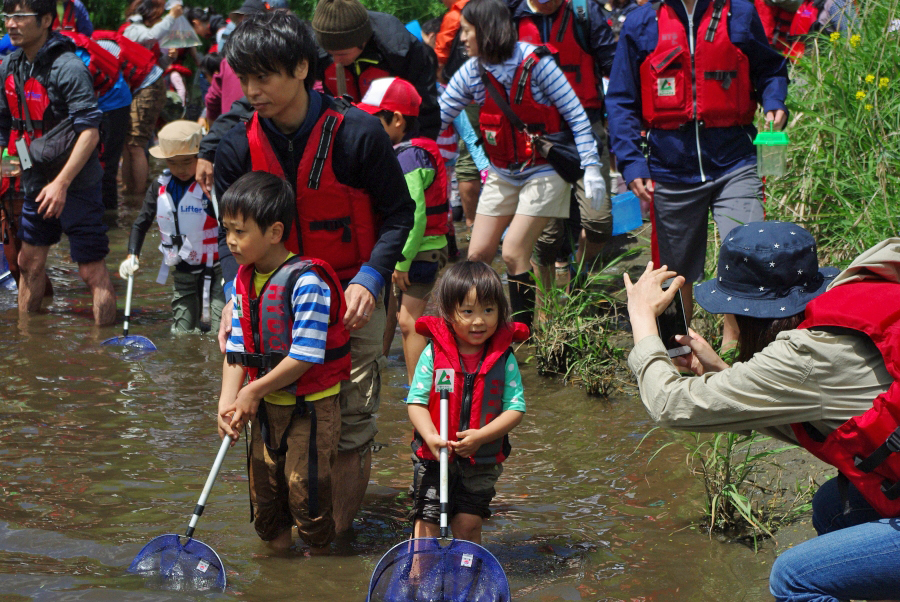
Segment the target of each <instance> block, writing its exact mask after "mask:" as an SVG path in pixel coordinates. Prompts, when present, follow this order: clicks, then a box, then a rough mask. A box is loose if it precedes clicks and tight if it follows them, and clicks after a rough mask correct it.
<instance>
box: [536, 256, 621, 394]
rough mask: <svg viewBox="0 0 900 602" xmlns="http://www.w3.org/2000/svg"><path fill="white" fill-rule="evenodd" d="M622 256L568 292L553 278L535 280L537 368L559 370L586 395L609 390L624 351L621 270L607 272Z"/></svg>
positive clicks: (550, 371)
mask: <svg viewBox="0 0 900 602" xmlns="http://www.w3.org/2000/svg"><path fill="white" fill-rule="evenodd" d="M619 261H620V258H616V259H614V260H612V261H611V262H610V263H609V264H608V265H607V266H605V268H604V269H602V270H596V271H595V272H593V273H591V274H590V275H588V276H587V277H586V278H585V279H584V280H583V281H582V282H581V283H580V285H579V286H577V287H573V289H572V291H571V292H570V293H566V291H565V289H563V288H560V287H558V286H557V285H556V283H555V282H553V283H548V285H544V284H539V285H538V288H539V291H540V296H541V304H540V309H539V312H538V317H537V319H536V320H535V327H534V333H533V336H534V354H535V359H536V360H537V369H538V373H539V374H542V375H551V374H553V375H562V376H563V377H564V378H565V379H566V381H568V382H573V383H577V384H581V385H582V386H584V388H585V390H586V391H587V392H588V393H590V394H599V395H608V394H609V393H610V391H611V390H612V388H613V384H614V382H615V380H616V379H615V374H616V372H617V370H619V369H620V368H621V365H622V361H623V360H624V358H625V350H624V349H622V348H621V347H620V346H618V345H617V344H616V341H615V339H616V337H617V335H618V334H619V332H620V312H619V310H620V305H621V301H617V300H616V298H615V297H614V293H615V292H619V291H621V289H622V280H621V278H622V277H621V275H619V274H618V273H610V272H611V271H612V270H610V268H612V267H613V266H615V265H616V264H617V263H619Z"/></svg>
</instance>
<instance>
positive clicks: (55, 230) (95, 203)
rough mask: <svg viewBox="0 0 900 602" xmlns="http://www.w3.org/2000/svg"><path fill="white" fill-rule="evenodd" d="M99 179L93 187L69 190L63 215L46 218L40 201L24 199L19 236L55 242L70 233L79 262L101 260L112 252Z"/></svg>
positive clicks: (37, 241) (44, 244) (33, 242)
mask: <svg viewBox="0 0 900 602" xmlns="http://www.w3.org/2000/svg"><path fill="white" fill-rule="evenodd" d="M100 188H101V183H100V181H98V182H97V183H96V184H94V185H93V186H91V187H90V188H85V189H83V190H69V192H68V194H67V195H66V204H65V206H64V207H63V211H62V215H61V216H60V217H58V218H56V217H54V218H52V219H44V218H43V217H41V215H40V214H39V213H38V205H37V203H35V202H34V201H33V200H31V199H25V204H24V205H23V206H22V224H21V226H20V228H19V238H21V239H22V240H23V241H25V242H27V243H28V244H30V245H34V246H37V247H49V246H50V245H55V244H56V243H58V242H59V241H60V239H61V238H62V234H63V233H65V235H66V236H68V237H69V247H70V254H71V256H72V261H74V262H76V263H91V262H94V261H100V260H101V259H103V258H105V257H106V256H107V255H108V254H109V238H108V237H107V236H106V231H107V229H108V227H107V226H106V224H104V223H103V211H104V208H103V200H102V198H101V193H100Z"/></svg>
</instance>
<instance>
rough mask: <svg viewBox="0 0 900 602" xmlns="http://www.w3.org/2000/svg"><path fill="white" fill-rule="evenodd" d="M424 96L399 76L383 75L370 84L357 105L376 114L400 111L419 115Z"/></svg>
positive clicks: (367, 111)
mask: <svg viewBox="0 0 900 602" xmlns="http://www.w3.org/2000/svg"><path fill="white" fill-rule="evenodd" d="M421 104H422V97H421V96H419V93H418V92H417V91H416V89H415V87H414V86H413V85H412V84H411V83H409V82H408V81H406V80H405V79H401V78H399V77H382V78H380V79H376V80H375V81H373V82H372V85H370V86H369V89H368V90H367V91H366V95H365V96H363V99H362V100H361V101H360V102H359V103H357V105H356V106H357V107H359V108H360V109H362V110H363V111H365V112H366V113H370V114H372V115H374V114H375V113H377V112H378V111H399V112H400V114H401V115H406V116H408V117H418V116H419V105H421Z"/></svg>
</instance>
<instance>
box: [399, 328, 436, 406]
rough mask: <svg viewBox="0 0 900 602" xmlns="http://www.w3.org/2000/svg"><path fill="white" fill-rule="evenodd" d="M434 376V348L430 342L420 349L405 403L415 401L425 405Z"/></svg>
mask: <svg viewBox="0 0 900 602" xmlns="http://www.w3.org/2000/svg"><path fill="white" fill-rule="evenodd" d="M433 378H434V348H433V345H432V344H431V342H429V343H428V346H427V347H425V350H424V351H422V355H420V356H419V362H418V363H417V364H416V372H415V374H413V377H412V382H411V383H410V384H409V394H408V395H407V396H406V403H408V404H409V403H416V404H419V405H423V406H427V405H428V398H429V397H430V396H431V381H432V379H433Z"/></svg>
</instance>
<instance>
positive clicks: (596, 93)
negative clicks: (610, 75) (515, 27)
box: [519, 0, 603, 109]
mask: <svg viewBox="0 0 900 602" xmlns="http://www.w3.org/2000/svg"><path fill="white" fill-rule="evenodd" d="M576 18H577V17H576V16H575V12H574V7H573V6H572V0H565V1H564V2H563V4H562V7H561V8H560V9H559V10H558V11H557V13H556V18H555V19H554V21H553V26H552V27H551V29H550V38H549V39H547V40H542V39H541V32H540V31H539V30H538V27H537V24H536V23H535V22H534V21H533V20H532V19H531V18H530V17H523V18H521V19H519V40H521V41H522V42H528V43H529V44H535V45H538V46H539V45H541V44H547V45H548V46H550V47H551V48H552V49H553V50H554V52H555V54H556V55H557V58H558V60H559V67H560V69H562V70H563V73H565V74H566V78H567V79H568V80H569V84H571V86H572V89H573V90H575V94H576V95H577V96H578V99H579V100H580V101H581V104H582V106H584V108H585V109H599V108H601V107H602V106H603V95H602V93H601V90H602V87H601V83H600V78H599V76H598V75H597V70H596V68H595V66H594V58H593V57H592V56H591V55H590V54H588V53H587V52H585V50H584V48H582V47H581V45H580V44H579V43H578V39H577V38H576V36H575V28H576V27H578V24H577V23H576Z"/></svg>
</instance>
